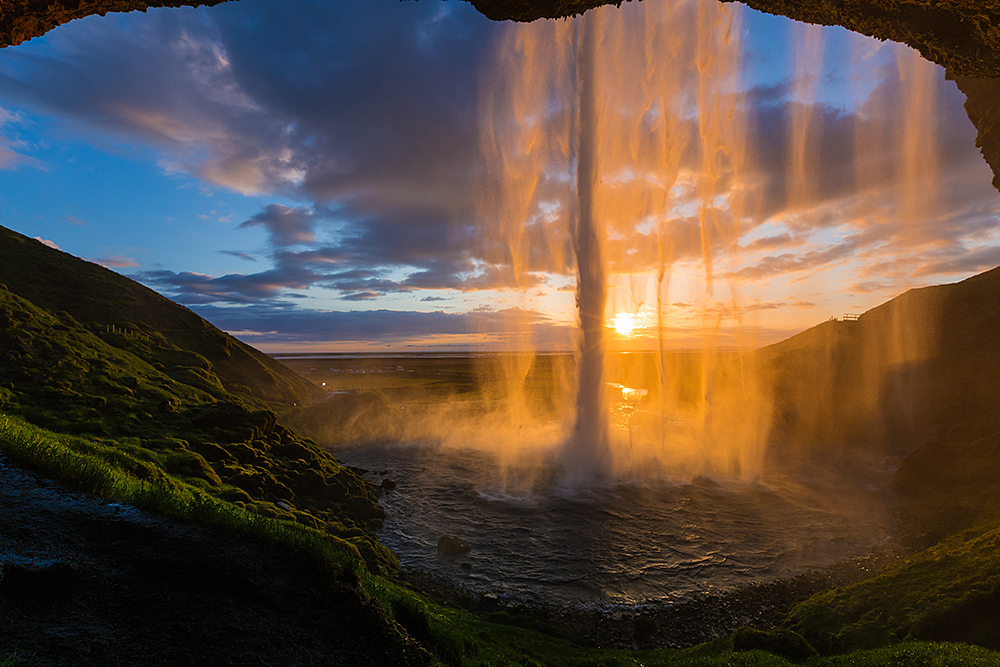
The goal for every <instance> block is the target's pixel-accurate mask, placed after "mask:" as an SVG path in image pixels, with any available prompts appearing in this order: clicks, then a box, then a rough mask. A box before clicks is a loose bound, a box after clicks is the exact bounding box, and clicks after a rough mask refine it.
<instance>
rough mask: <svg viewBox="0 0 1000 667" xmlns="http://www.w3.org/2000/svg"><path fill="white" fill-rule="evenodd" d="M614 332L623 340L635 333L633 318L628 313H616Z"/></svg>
mask: <svg viewBox="0 0 1000 667" xmlns="http://www.w3.org/2000/svg"><path fill="white" fill-rule="evenodd" d="M613 325H614V327H615V332H616V333H617V334H618V335H619V336H622V337H624V338H628V337H629V336H631V335H632V332H633V331H635V318H634V317H632V315H630V314H629V313H618V314H617V315H615V319H614V321H613Z"/></svg>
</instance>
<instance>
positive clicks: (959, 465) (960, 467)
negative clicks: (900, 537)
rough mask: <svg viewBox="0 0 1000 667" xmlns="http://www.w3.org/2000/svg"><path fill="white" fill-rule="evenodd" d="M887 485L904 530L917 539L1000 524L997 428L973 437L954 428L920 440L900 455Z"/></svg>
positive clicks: (916, 541) (932, 539)
mask: <svg viewBox="0 0 1000 667" xmlns="http://www.w3.org/2000/svg"><path fill="white" fill-rule="evenodd" d="M892 491H893V494H894V497H895V499H896V501H897V503H898V506H899V515H900V518H901V522H902V528H903V533H904V534H905V535H907V536H909V537H910V539H911V540H912V541H913V542H914V544H917V545H923V546H926V545H928V544H933V543H935V542H937V541H939V540H941V539H943V538H945V537H947V536H949V535H951V534H954V533H955V532H958V531H962V530H968V529H970V528H975V527H977V526H981V525H990V524H993V525H1000V433H995V434H993V435H990V436H987V437H985V438H978V439H972V440H967V439H965V438H963V437H961V434H960V433H956V434H952V435H951V437H949V438H943V439H940V440H932V441H929V442H926V443H924V444H922V445H921V446H920V447H918V448H917V449H916V450H914V451H913V452H912V453H911V454H910V455H909V456H907V457H906V458H905V459H903V462H902V463H901V464H900V466H899V469H898V470H897V471H896V475H895V477H894V478H893V481H892Z"/></svg>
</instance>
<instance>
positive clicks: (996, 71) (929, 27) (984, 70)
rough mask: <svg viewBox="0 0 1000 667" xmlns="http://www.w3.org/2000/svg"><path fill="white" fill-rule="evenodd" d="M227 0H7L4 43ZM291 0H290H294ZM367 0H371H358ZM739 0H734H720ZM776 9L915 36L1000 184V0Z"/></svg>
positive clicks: (522, 15)
mask: <svg viewBox="0 0 1000 667" xmlns="http://www.w3.org/2000/svg"><path fill="white" fill-rule="evenodd" d="M226 1H228V0H0V48H2V47H6V46H14V45H17V44H20V43H21V42H24V41H26V40H28V39H31V38H32V37H37V36H39V35H43V34H45V33H46V32H48V31H49V30H51V29H52V28H55V27H56V26H58V25H61V24H62V23H66V22H68V21H71V20H73V19H76V18H82V17H84V16H89V15H91V14H100V15H102V16H103V15H104V14H106V13H108V12H127V11H133V10H141V11H144V10H145V9H146V8H149V7H181V6H185V5H186V6H193V7H197V6H199V5H215V4H219V3H220V2H226ZM289 1H291V0H289ZM359 1H362V2H363V1H364V0H359ZM468 1H469V2H471V3H472V4H473V5H474V6H475V7H476V9H478V10H479V11H480V12H482V13H483V14H484V15H486V16H487V17H489V18H491V19H493V20H508V19H510V20H515V21H531V20H534V19H537V18H542V17H560V16H570V15H574V14H579V13H581V12H584V11H586V10H587V9H590V8H592V7H596V6H599V5H604V4H617V5H620V4H621V0H611V1H605V0H468ZM721 1H722V2H734V1H735V0H721ZM741 1H742V2H743V3H744V4H746V5H748V6H750V7H753V8H754V9H757V10H760V11H763V12H767V13H769V14H780V15H783V16H787V17H789V18H792V19H795V20H798V21H805V22H807V23H818V24H821V25H839V26H843V27H845V28H847V29H849V30H853V31H855V32H859V33H862V34H864V35H868V36H870V37H875V38H876V39H880V40H891V41H895V42H901V43H904V44H909V45H910V46H912V47H914V48H915V49H917V50H918V51H920V53H921V54H922V55H923V56H924V57H925V58H927V59H928V60H931V61H933V62H936V63H938V64H939V65H941V66H943V67H944V68H945V69H947V70H948V76H949V77H950V78H953V79H955V81H956V82H957V83H958V86H959V88H960V89H961V90H962V92H964V93H965V95H966V97H967V98H968V101H967V103H966V110H967V111H968V113H969V118H970V119H971V120H972V122H973V123H974V124H975V125H976V128H977V129H978V130H979V138H978V140H977V145H978V146H979V147H980V148H981V150H982V152H983V156H984V157H985V158H986V161H987V162H989V164H990V166H991V167H992V168H993V173H994V174H995V175H996V178H994V180H993V182H994V185H996V186H997V188H998V189H1000V0H741Z"/></svg>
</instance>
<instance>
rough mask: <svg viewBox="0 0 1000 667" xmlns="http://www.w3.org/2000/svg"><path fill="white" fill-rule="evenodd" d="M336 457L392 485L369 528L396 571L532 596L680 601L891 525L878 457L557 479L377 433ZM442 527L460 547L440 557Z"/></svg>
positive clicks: (815, 562)
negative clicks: (754, 474)
mask: <svg viewBox="0 0 1000 667" xmlns="http://www.w3.org/2000/svg"><path fill="white" fill-rule="evenodd" d="M337 456H338V458H339V459H340V460H342V461H343V462H345V463H347V464H349V465H353V466H357V467H361V468H364V469H366V470H368V471H370V472H369V473H367V476H368V478H369V479H372V480H373V481H376V482H378V481H380V480H382V479H386V478H388V479H391V480H393V481H395V482H396V483H397V486H396V488H395V489H393V490H392V491H388V492H386V493H385V494H384V495H383V497H382V500H381V502H382V504H383V506H384V507H385V509H386V511H387V513H388V518H387V520H386V522H385V524H384V526H383V528H382V529H381V530H380V532H379V539H381V540H382V541H383V543H384V544H386V545H387V546H388V547H390V548H391V549H392V550H393V551H395V552H396V554H398V556H399V559H400V562H401V564H402V566H403V567H404V568H405V569H407V570H409V571H412V572H416V573H421V574H425V575H430V576H432V577H435V578H437V579H439V580H440V579H444V580H446V581H448V582H449V583H450V584H451V585H454V586H457V587H459V588H461V589H465V590H467V591H469V592H472V593H474V594H491V595H497V596H501V597H504V598H514V599H518V600H522V601H526V602H530V603H536V604H545V605H549V604H560V605H565V604H579V605H611V606H620V605H644V604H649V603H655V602H668V603H669V602H676V601H681V600H684V599H685V598H688V597H691V596H692V595H694V594H699V593H704V592H706V591H716V592H723V591H726V590H731V589H735V588H739V587H742V586H745V585H748V584H754V583H766V582H770V581H775V580H778V579H782V578H787V577H791V576H794V575H796V574H800V573H803V572H807V571H812V570H820V569H823V568H826V567H829V566H831V565H834V564H836V563H839V562H842V561H845V560H849V559H852V558H855V557H860V556H863V555H865V554H868V553H870V552H871V551H872V550H874V549H877V548H878V547H879V546H880V545H881V544H883V543H884V541H885V540H886V539H887V535H888V523H889V522H888V515H887V511H886V510H885V507H886V502H885V489H887V488H888V483H889V480H890V479H891V475H892V470H891V469H890V468H888V467H887V466H885V465H880V464H867V463H866V464H863V465H862V464H853V465H846V464H843V463H838V464H833V463H832V462H815V461H814V462H811V463H808V464H806V463H799V464H796V465H791V464H789V463H788V462H787V461H786V462H784V465H782V466H780V469H779V466H776V465H769V466H768V469H767V471H765V474H764V475H763V476H762V478H761V480H760V481H757V482H752V483H751V482H743V481H725V480H712V479H705V478H698V477H695V478H693V479H691V480H690V481H683V482H682V481H676V480H675V481H672V482H666V481H659V482H651V481H648V480H647V481H645V482H642V483H636V482H618V483H614V484H595V485H592V486H590V487H587V488H582V489H581V488H580V487H579V485H578V486H577V487H575V488H573V489H567V488H562V487H560V486H559V484H558V483H556V482H555V481H553V480H554V479H556V478H557V475H551V476H549V479H546V475H545V474H542V475H539V474H538V470H537V469H532V470H529V469H527V468H525V469H523V470H518V469H516V467H515V468H514V469H511V468H510V466H501V465H499V463H498V461H497V460H496V459H495V458H494V457H493V456H492V455H491V454H489V453H488V452H482V451H475V450H465V449H454V448H442V447H437V446H429V445H385V446H366V447H360V448H355V449H348V450H341V451H338V452H337ZM531 466H532V467H533V468H535V467H537V463H532V464H531ZM526 479H531V480H533V481H532V483H531V484H525V483H524V480H526ZM539 479H541V480H542V481H539ZM443 535H453V536H456V537H459V538H461V539H462V540H463V541H465V542H466V543H467V544H468V545H469V546H470V551H469V552H468V553H466V554H464V555H461V556H458V557H455V558H447V557H445V556H442V555H441V554H439V553H438V550H437V544H438V539H439V538H440V537H441V536H443Z"/></svg>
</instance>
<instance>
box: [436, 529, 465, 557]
mask: <svg viewBox="0 0 1000 667" xmlns="http://www.w3.org/2000/svg"><path fill="white" fill-rule="evenodd" d="M471 550H472V547H470V546H469V545H468V544H466V543H465V541H464V540H462V539H461V538H459V537H455V536H454V535H442V536H441V537H440V538H439V539H438V552H439V553H441V554H442V555H444V556H448V557H449V558H454V557H455V556H461V555H462V554H467V553H469V551H471Z"/></svg>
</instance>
